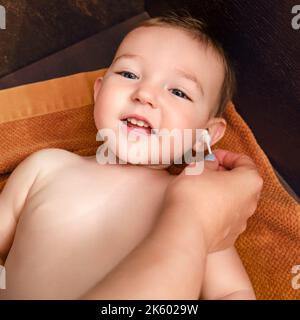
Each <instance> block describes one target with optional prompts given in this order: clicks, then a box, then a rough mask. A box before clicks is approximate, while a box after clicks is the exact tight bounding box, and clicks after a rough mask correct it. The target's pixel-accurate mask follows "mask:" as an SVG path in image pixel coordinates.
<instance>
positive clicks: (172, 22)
mask: <svg viewBox="0 0 300 320" xmlns="http://www.w3.org/2000/svg"><path fill="white" fill-rule="evenodd" d="M234 88H235V77H234V71H233V69H232V67H231V65H230V63H229V60H228V58H227V56H226V54H225V53H224V51H223V49H222V47H221V46H220V45H219V44H218V42H216V41H215V40H213V39H212V38H211V37H210V36H209V35H208V33H207V32H206V28H205V26H204V24H203V23H201V22H200V21H199V20H196V19H194V18H192V17H191V16H189V15H186V16H178V15H177V14H175V13H172V14H170V15H167V16H164V17H157V18H151V19H148V20H146V21H143V22H142V23H140V24H139V25H138V26H137V27H136V28H135V29H133V30H132V31H130V32H129V33H128V34H127V35H126V37H125V38H124V39H123V41H122V42H121V44H120V46H119V47H118V49H117V52H116V54H115V57H114V59H113V62H112V63H111V65H110V67H109V68H108V69H107V72H106V73H105V75H104V77H100V78H98V79H97V80H96V82H95V85H94V99H95V108H94V119H95V123H96V126H97V129H98V130H100V129H104V128H109V129H111V130H113V131H114V132H115V134H116V145H115V146H116V155H117V157H119V158H120V159H123V158H124V156H125V153H126V154H127V158H126V160H127V161H128V162H131V160H130V157H129V156H128V151H129V150H130V148H131V147H134V146H136V144H139V143H141V144H143V143H144V142H145V139H142V141H138V140H137V141H134V142H132V141H129V140H126V143H127V146H126V147H124V141H125V140H122V139H123V138H122V139H121V140H120V138H118V135H119V127H120V125H121V127H122V128H125V127H126V128H125V131H126V133H128V132H129V131H130V132H131V134H134V133H135V134H136V135H141V136H143V137H144V138H145V135H143V131H144V133H146V139H148V140H149V141H148V142H149V143H148V144H143V145H142V149H141V148H139V150H143V151H142V152H143V153H144V159H146V158H147V159H148V161H149V162H148V163H150V150H149V149H150V148H149V145H150V138H151V134H150V127H151V128H152V129H157V130H161V129H167V130H169V131H171V130H173V129H176V130H178V131H179V132H183V131H184V129H190V130H191V131H192V132H193V134H192V146H193V148H195V145H196V136H195V134H194V133H195V131H196V129H207V130H208V131H209V134H210V136H211V145H213V144H215V143H216V142H217V141H218V140H220V139H221V138H222V136H223V135H224V132H225V129H226V122H225V120H224V119H223V118H222V114H223V112H224V110H225V107H226V105H227V104H228V102H229V101H230V100H231V98H232V95H233V92H234ZM128 118H129V120H128ZM133 118H136V120H139V119H140V120H141V119H144V120H145V122H144V123H143V122H138V123H135V125H134V123H133V124H132V123H129V122H131V121H132V122H135V121H134V120H131V119H133ZM126 120H127V121H126ZM126 123H127V125H128V126H127V125H126ZM139 125H140V126H144V129H138V128H136V126H139ZM147 125H148V126H149V125H150V127H148V128H145V127H147ZM135 128H136V129H135ZM132 129H133V130H132ZM121 131H122V130H121ZM147 131H148V132H147ZM147 133H148V136H147ZM182 136H183V135H182ZM143 141H144V142H143ZM172 143H174V140H173V137H171V144H172ZM140 147H141V146H140ZM143 148H144V149H143ZM171 149H172V147H171ZM120 150H121V151H120ZM185 151H186V150H185ZM182 154H183V153H182ZM182 154H181V156H182ZM161 156H162V155H161V154H160V155H159V158H160V160H161ZM178 156H179V154H176V152H175V153H174V152H173V151H172V150H171V152H170V160H171V163H172V161H174V159H175V158H178ZM123 160H124V159H123ZM133 162H134V161H133ZM157 167H158V168H160V167H161V166H157ZM164 167H166V166H164Z"/></svg>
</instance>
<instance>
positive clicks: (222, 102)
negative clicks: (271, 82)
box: [137, 9, 236, 117]
mask: <svg viewBox="0 0 300 320" xmlns="http://www.w3.org/2000/svg"><path fill="white" fill-rule="evenodd" d="M153 26H165V27H176V28H180V29H181V30H184V31H186V32H188V34H189V35H190V36H192V38H193V39H196V40H198V41H199V42H201V44H204V45H205V46H211V47H212V48H213V49H214V50H215V52H216V53H217V54H218V55H219V57H220V58H221V60H222V62H223V66H224V71H225V76H224V80H223V84H222V88H221V90H220V94H219V100H218V101H219V103H218V105H217V106H215V107H214V109H213V110H212V112H211V114H210V116H213V117H219V116H222V114H223V112H224V111H225V108H226V106H227V104H228V103H229V102H230V101H231V99H232V97H233V94H234V92H235V89H236V79H235V72H234V69H233V67H232V65H231V62H230V61H229V58H228V56H227V55H226V53H225V51H224V49H223V47H222V45H221V44H220V43H219V42H218V41H217V40H216V39H214V38H213V37H212V36H211V35H210V33H209V31H208V27H207V25H206V24H205V23H204V22H202V21H200V20H198V19H196V18H194V17H192V16H191V15H190V13H189V12H188V11H186V10H185V9H181V11H178V13H177V12H175V11H168V13H166V14H165V15H163V16H159V17H154V18H150V19H147V20H144V21H142V22H140V23H139V24H138V25H137V28H138V27H153Z"/></svg>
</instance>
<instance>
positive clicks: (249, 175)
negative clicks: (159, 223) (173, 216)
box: [164, 150, 263, 252]
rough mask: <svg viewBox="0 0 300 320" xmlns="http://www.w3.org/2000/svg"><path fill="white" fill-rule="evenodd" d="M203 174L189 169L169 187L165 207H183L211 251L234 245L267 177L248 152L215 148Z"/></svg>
mask: <svg viewBox="0 0 300 320" xmlns="http://www.w3.org/2000/svg"><path fill="white" fill-rule="evenodd" d="M214 154H215V156H216V161H213V162H211V161H205V168H204V171H203V172H202V174H201V175H186V174H185V170H184V171H183V172H182V173H181V174H180V175H178V176H177V177H176V178H175V179H174V180H173V181H172V182H171V183H170V185H169V186H168V188H167V190H166V195H165V203H164V204H165V207H167V208H171V210H181V212H182V218H183V219H191V225H195V226H197V227H199V228H200V229H202V232H203V235H204V239H205V243H206V248H207V250H208V251H209V252H213V251H218V250H223V249H226V248H229V247H230V246H233V244H234V242H235V240H236V239H237V237H238V236H239V234H240V233H242V232H243V231H244V230H245V229H246V222H247V219H248V218H249V217H250V216H251V215H252V214H253V213H254V212H255V209H256V207H257V203H258V199H259V196H260V192H261V190H262V186H263V180H262V178H261V176H260V175H259V173H258V171H257V168H256V166H255V164H254V162H253V161H252V160H251V159H250V158H249V157H248V156H246V155H242V154H237V153H233V152H229V151H226V150H215V151H214Z"/></svg>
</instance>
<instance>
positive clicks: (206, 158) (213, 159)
mask: <svg viewBox="0 0 300 320" xmlns="http://www.w3.org/2000/svg"><path fill="white" fill-rule="evenodd" d="M204 160H206V161H215V160H216V157H215V155H214V154H213V153H209V154H208V155H206V156H205V157H204Z"/></svg>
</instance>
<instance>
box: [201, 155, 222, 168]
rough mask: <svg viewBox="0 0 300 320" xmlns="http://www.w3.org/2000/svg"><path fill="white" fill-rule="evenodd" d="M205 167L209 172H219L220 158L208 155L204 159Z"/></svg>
mask: <svg viewBox="0 0 300 320" xmlns="http://www.w3.org/2000/svg"><path fill="white" fill-rule="evenodd" d="M204 167H205V169H209V170H215V171H217V170H218V167H219V161H218V158H217V157H216V156H215V155H214V154H213V153H211V154H208V155H206V156H205V157H204Z"/></svg>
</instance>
